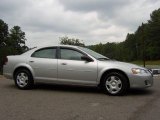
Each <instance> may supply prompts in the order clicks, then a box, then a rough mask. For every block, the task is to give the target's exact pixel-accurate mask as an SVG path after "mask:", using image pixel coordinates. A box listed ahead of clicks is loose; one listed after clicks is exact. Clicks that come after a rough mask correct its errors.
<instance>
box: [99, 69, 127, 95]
mask: <svg viewBox="0 0 160 120" xmlns="http://www.w3.org/2000/svg"><path fill="white" fill-rule="evenodd" d="M102 87H103V90H104V92H106V93H108V94H110V95H123V94H124V93H126V91H127V89H128V87H129V85H128V80H127V78H126V77H125V76H124V75H123V74H121V73H118V72H112V73H109V74H107V75H106V76H105V77H104V79H103V83H102Z"/></svg>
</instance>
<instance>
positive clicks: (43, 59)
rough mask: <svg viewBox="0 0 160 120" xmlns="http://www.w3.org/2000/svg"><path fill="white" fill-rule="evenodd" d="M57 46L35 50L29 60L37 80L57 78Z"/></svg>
mask: <svg viewBox="0 0 160 120" xmlns="http://www.w3.org/2000/svg"><path fill="white" fill-rule="evenodd" d="M56 51H57V47H47V48H42V49H39V50H37V51H35V52H34V53H33V54H32V55H31V57H30V60H29V64H30V66H31V67H32V68H33V69H34V75H35V78H36V79H38V80H57V52H56Z"/></svg>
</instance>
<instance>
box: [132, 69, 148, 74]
mask: <svg viewBox="0 0 160 120" xmlns="http://www.w3.org/2000/svg"><path fill="white" fill-rule="evenodd" d="M132 73H133V74H143V73H148V72H147V71H146V70H144V69H140V68H132Z"/></svg>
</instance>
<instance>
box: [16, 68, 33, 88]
mask: <svg viewBox="0 0 160 120" xmlns="http://www.w3.org/2000/svg"><path fill="white" fill-rule="evenodd" d="M14 80H15V85H16V86H17V87H18V88H19V89H29V88H31V87H32V86H33V78H32V75H31V73H30V72H29V71H28V70H26V69H20V70H18V71H17V72H16V73H15V76H14Z"/></svg>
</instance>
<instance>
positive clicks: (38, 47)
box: [36, 45, 78, 49]
mask: <svg viewBox="0 0 160 120" xmlns="http://www.w3.org/2000/svg"><path fill="white" fill-rule="evenodd" d="M46 47H72V48H78V46H73V45H45V46H37V47H36V48H37V49H40V48H46Z"/></svg>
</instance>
